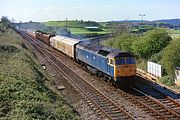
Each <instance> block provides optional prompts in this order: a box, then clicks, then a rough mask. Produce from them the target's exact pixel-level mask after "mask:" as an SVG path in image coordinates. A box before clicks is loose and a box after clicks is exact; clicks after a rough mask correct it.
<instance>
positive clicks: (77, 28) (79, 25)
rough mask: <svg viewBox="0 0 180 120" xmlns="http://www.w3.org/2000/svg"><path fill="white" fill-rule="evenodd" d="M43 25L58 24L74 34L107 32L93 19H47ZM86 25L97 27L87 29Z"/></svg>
mask: <svg viewBox="0 0 180 120" xmlns="http://www.w3.org/2000/svg"><path fill="white" fill-rule="evenodd" d="M44 24H45V25H48V26H58V27H63V28H66V27H67V29H68V30H70V32H71V33H72V34H75V35H85V36H86V35H88V36H89V35H90V36H91V35H92V36H94V35H95V36H96V35H98V34H99V35H101V34H106V33H108V31H107V29H104V28H103V26H102V25H101V24H99V23H97V22H94V21H82V20H81V21H78V20H68V21H48V22H44ZM86 27H98V29H96V30H94V29H92V30H91V29H87V28H86Z"/></svg>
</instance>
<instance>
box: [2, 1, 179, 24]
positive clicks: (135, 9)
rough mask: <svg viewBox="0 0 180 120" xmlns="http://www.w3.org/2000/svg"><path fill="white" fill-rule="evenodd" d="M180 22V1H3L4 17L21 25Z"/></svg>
mask: <svg viewBox="0 0 180 120" xmlns="http://www.w3.org/2000/svg"><path fill="white" fill-rule="evenodd" d="M139 14H145V15H146V16H145V17H144V19H146V20H157V19H175V18H180V0H0V17H1V16H8V18H9V19H11V18H14V19H16V20H17V21H20V20H21V21H23V22H25V21H31V20H32V21H40V22H42V21H49V20H65V19H66V18H67V19H69V20H72V19H78V20H94V21H111V20H135V19H136V20H139V19H140V16H139Z"/></svg>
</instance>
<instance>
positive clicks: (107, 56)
mask: <svg viewBox="0 0 180 120" xmlns="http://www.w3.org/2000/svg"><path fill="white" fill-rule="evenodd" d="M27 32H28V34H29V35H30V36H32V37H34V38H36V39H37V40H40V41H42V42H44V43H45V44H47V45H49V46H51V47H53V48H55V49H57V50H59V51H60V52H62V53H64V54H65V55H67V56H69V57H70V58H72V59H73V60H74V61H76V62H77V63H78V64H81V65H82V66H85V67H86V68H87V69H88V70H89V71H91V72H93V73H94V74H96V75H98V76H99V77H102V78H105V79H107V80H111V81H113V83H120V82H124V81H128V80H129V78H133V77H134V76H135V75H136V61H135V57H134V56H133V55H132V54H131V53H130V52H127V51H122V50H118V49H114V48H110V47H106V46H101V45H96V44H90V43H88V42H87V41H81V40H79V39H74V38H70V37H65V36H60V35H56V36H54V35H50V34H48V33H44V32H41V31H39V30H38V31H36V32H32V31H27Z"/></svg>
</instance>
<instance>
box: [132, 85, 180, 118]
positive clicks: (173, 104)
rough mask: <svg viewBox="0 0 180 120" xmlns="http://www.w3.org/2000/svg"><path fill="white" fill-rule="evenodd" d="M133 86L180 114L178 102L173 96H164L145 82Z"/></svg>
mask: <svg viewBox="0 0 180 120" xmlns="http://www.w3.org/2000/svg"><path fill="white" fill-rule="evenodd" d="M134 88H135V89H137V90H140V91H143V92H144V93H145V94H146V95H148V96H151V97H152V98H153V99H156V100H158V102H161V103H162V104H163V105H164V106H166V107H168V108H170V109H172V110H173V111H174V112H176V113H177V114H179V115H180V103H179V102H177V101H175V100H174V99H173V98H171V97H169V96H165V95H164V94H162V93H160V92H159V91H157V90H155V89H154V88H152V87H151V86H148V85H146V84H136V85H135V86H134Z"/></svg>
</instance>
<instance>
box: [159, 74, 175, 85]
mask: <svg viewBox="0 0 180 120" xmlns="http://www.w3.org/2000/svg"><path fill="white" fill-rule="evenodd" d="M160 82H162V83H163V84H165V85H168V86H172V85H173V84H174V78H173V76H170V75H168V76H164V77H162V78H160Z"/></svg>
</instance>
